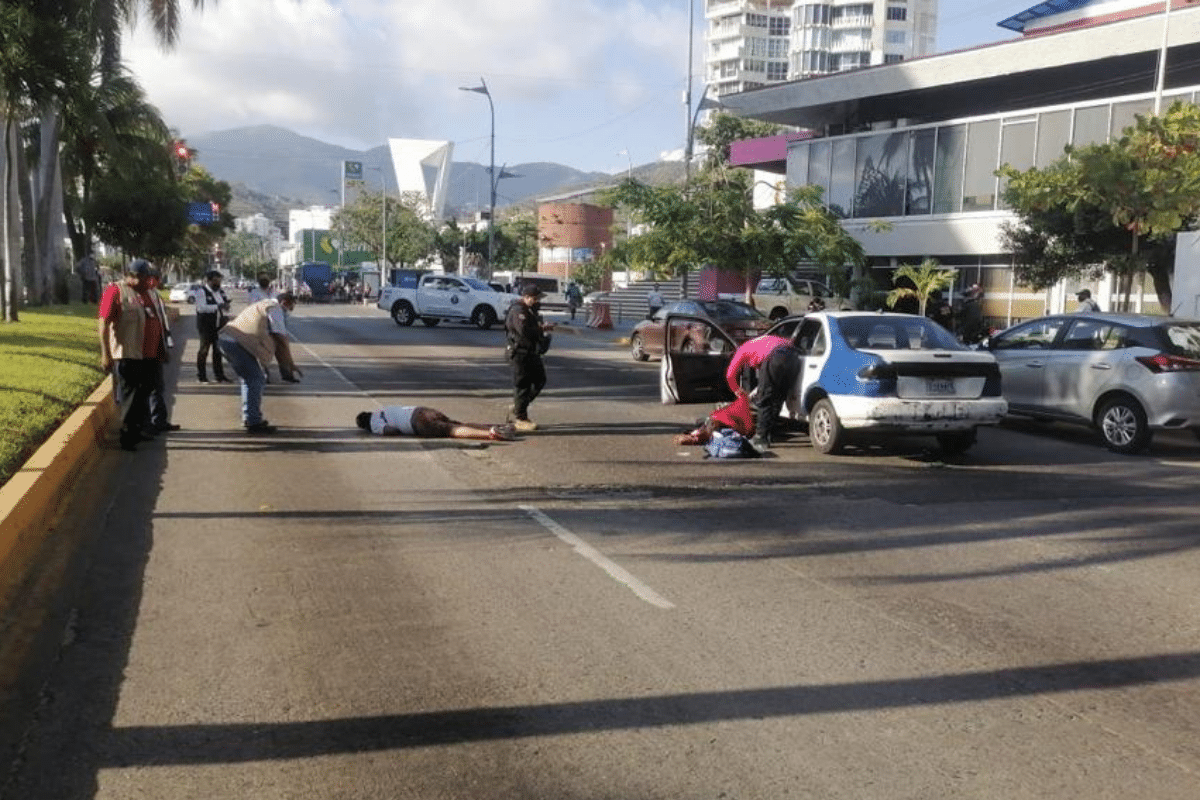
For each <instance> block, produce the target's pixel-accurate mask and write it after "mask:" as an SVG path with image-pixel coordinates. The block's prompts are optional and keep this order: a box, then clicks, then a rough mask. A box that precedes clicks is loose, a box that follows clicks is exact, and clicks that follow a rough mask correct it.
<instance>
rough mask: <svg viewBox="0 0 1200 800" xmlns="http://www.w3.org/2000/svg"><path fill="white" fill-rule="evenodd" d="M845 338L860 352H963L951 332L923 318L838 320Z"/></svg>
mask: <svg viewBox="0 0 1200 800" xmlns="http://www.w3.org/2000/svg"><path fill="white" fill-rule="evenodd" d="M838 326H839V329H840V330H841V334H842V338H844V339H845V341H846V344H848V345H850V346H851V347H853V348H856V349H863V348H865V349H868V350H961V349H963V346H962V345H961V344H960V343H959V342H958V341H957V340H956V339H955V338H954V337H953V336H952V335H950V333H949V331H947V330H946V329H945V328H943V327H942V326H941V325H938V324H937V323H935V322H932V321H931V320H928V319H925V318H923V317H910V316H901V315H896V316H891V317H886V318H883V319H879V318H877V317H848V318H843V319H840V320H838Z"/></svg>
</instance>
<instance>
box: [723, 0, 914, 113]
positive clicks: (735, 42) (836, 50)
mask: <svg viewBox="0 0 1200 800" xmlns="http://www.w3.org/2000/svg"><path fill="white" fill-rule="evenodd" d="M705 19H706V23H707V27H706V32H705V45H706V47H705V55H704V73H705V82H706V83H707V84H708V85H709V86H710V87H712V89H713V94H715V95H717V96H722V95H727V94H733V93H735V92H743V91H746V90H748V89H755V88H757V87H760V86H764V85H767V84H772V83H780V82H782V81H788V80H796V79H798V78H805V77H809V76H811V75H826V74H830V73H835V72H844V71H846V70H851V69H858V68H859V67H866V66H873V65H876V64H894V63H897V62H900V61H904V60H907V59H910V58H914V57H917V56H923V55H929V54H932V53H933V52H934V50H935V47H936V41H935V38H936V32H937V0H825V1H824V2H807V1H806V0H707V3H706V5H705Z"/></svg>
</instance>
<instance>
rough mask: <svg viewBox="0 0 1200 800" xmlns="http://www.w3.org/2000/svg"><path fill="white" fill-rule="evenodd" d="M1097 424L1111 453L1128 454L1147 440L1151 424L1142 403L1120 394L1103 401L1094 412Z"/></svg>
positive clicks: (1141, 448)
mask: <svg viewBox="0 0 1200 800" xmlns="http://www.w3.org/2000/svg"><path fill="white" fill-rule="evenodd" d="M1096 428H1097V429H1098V430H1099V431H1100V436H1101V437H1102V438H1103V439H1104V445H1105V446H1106V447H1107V448H1108V449H1109V450H1112V451H1113V452H1114V453H1124V454H1126V455H1130V454H1133V453H1138V452H1141V451H1142V450H1145V449H1146V446H1147V445H1149V444H1150V425H1149V424H1148V423H1147V422H1146V411H1145V409H1143V408H1142V405H1141V403H1139V402H1138V401H1137V400H1134V399H1133V398H1132V397H1130V396H1129V395H1125V394H1121V395H1117V396H1116V397H1112V398H1109V399H1108V400H1105V401H1104V405H1102V406H1100V411H1099V412H1097V414H1096Z"/></svg>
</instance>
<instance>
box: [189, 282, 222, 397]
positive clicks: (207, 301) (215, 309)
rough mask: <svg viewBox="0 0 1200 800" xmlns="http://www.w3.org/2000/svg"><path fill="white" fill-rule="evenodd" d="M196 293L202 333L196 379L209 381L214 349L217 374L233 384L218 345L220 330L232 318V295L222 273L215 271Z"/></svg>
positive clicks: (214, 364) (214, 368) (197, 324)
mask: <svg viewBox="0 0 1200 800" xmlns="http://www.w3.org/2000/svg"><path fill="white" fill-rule="evenodd" d="M193 296H194V297H195V298H196V331H197V332H198V333H199V334H200V347H199V349H198V350H197V351H196V379H197V380H199V381H200V382H201V383H208V373H207V372H206V368H205V365H206V363H207V361H208V351H209V350H210V349H211V350H212V365H213V377H214V378H216V379H217V381H219V382H220V383H229V378H226V377H225V367H224V366H223V365H222V364H221V348H219V347H216V346H215V345H216V343H217V333H218V332H219V331H220V330H221V328H222V327H224V325H225V322H226V321H227V320H228V319H229V298H228V297H226V296H225V290H224V289H222V288H221V273H220V272H219V271H217V270H215V269H214V270H211V271H210V272H209V273H208V274H207V275H205V276H204V283H202V284H200V288H199V289H197V290H196V291H195V293H194V295H193Z"/></svg>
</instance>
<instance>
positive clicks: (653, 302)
mask: <svg viewBox="0 0 1200 800" xmlns="http://www.w3.org/2000/svg"><path fill="white" fill-rule="evenodd" d="M665 304H666V301H665V300H663V296H662V292H660V291H659V290H658V284H657V283H656V284H654V288H653V289H651V290H650V293H649V294H648V295H646V305H647V306H649V308H650V311H649V313H648V314H646V319H650V318H651V317H653V316H654V314H655V313H656V312H657V311H658V310H659V309H660V308H662V307H663V306H664V305H665Z"/></svg>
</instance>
